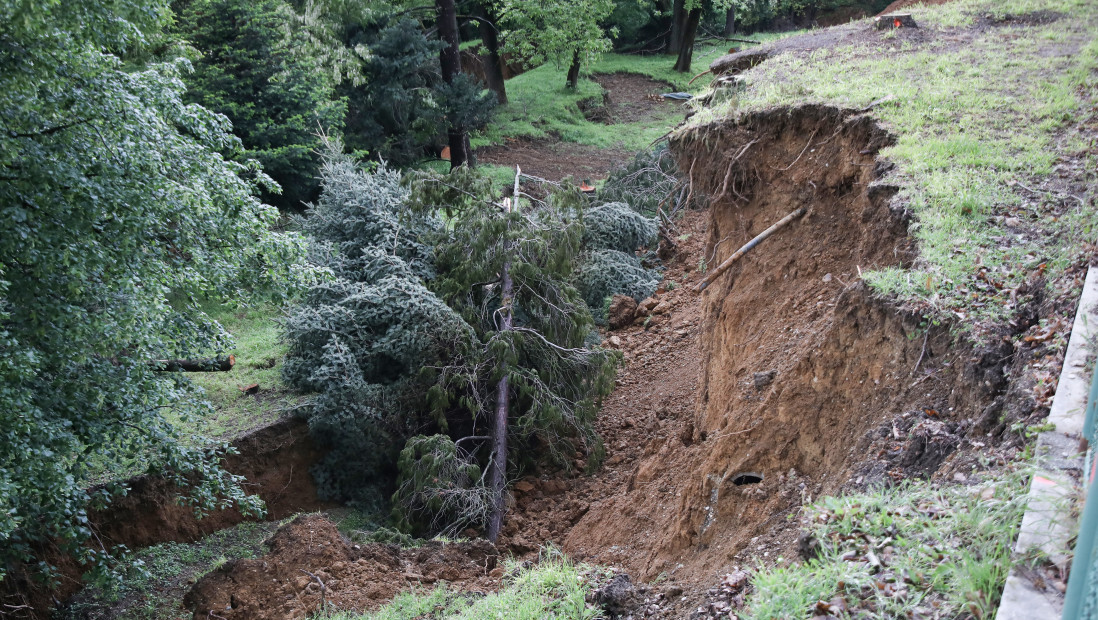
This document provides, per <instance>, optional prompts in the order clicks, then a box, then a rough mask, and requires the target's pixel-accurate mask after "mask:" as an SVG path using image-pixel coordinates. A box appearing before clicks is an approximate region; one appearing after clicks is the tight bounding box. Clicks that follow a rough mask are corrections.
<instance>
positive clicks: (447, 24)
mask: <svg viewBox="0 0 1098 620" xmlns="http://www.w3.org/2000/svg"><path fill="white" fill-rule="evenodd" d="M435 10H436V11H437V12H438V38H439V39H441V40H442V43H443V47H442V51H441V52H439V64H440V65H442V79H443V81H445V82H446V83H447V84H451V83H453V81H454V76H455V75H458V74H459V73H461V52H460V51H459V50H458V25H457V11H456V10H455V8H454V0H435ZM446 133H447V137H448V141H449V143H450V169H451V170H453V169H454V168H457V167H458V166H461V165H462V164H464V163H467V162H469V135H468V134H467V133H466V131H465V128H464V127H460V126H455V125H453V124H451V125H450V127H449V128H448V129H447V132H446ZM469 163H470V164H471V162H469Z"/></svg>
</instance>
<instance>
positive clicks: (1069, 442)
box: [995, 268, 1098, 620]
mask: <svg viewBox="0 0 1098 620" xmlns="http://www.w3.org/2000/svg"><path fill="white" fill-rule="evenodd" d="M1096 333H1098V269H1094V268H1092V269H1090V270H1088V271H1087V279H1086V283H1085V284H1084V285H1083V294H1082V295H1080V297H1079V306H1078V309H1077V310H1076V313H1075V322H1074V323H1073V324H1072V328H1071V340H1070V341H1069V342H1068V349H1067V353H1066V354H1065V355H1064V367H1063V369H1062V370H1061V371H1060V381H1059V383H1058V384H1057V386H1056V395H1055V396H1054V397H1053V401H1052V407H1051V408H1050V410H1049V414H1048V421H1049V422H1051V423H1052V424H1054V425H1055V426H1056V430H1053V431H1048V432H1044V433H1041V434H1040V435H1038V436H1037V449H1036V453H1035V454H1036V457H1037V471H1035V472H1034V476H1033V481H1032V482H1031V483H1030V487H1029V497H1028V500H1029V503H1028V507H1027V508H1026V514H1025V516H1024V517H1022V526H1021V529H1020V530H1019V532H1018V540H1017V542H1016V543H1015V545H1014V553H1015V556H1018V555H1020V554H1023V553H1025V552H1027V551H1029V550H1031V549H1034V548H1036V549H1038V550H1040V551H1041V552H1043V553H1045V554H1046V555H1047V556H1048V558H1049V559H1050V560H1051V561H1052V562H1054V563H1055V564H1057V565H1060V567H1061V568H1063V569H1066V568H1067V562H1068V560H1069V558H1070V554H1069V553H1068V551H1069V549H1070V546H1069V543H1070V541H1071V537H1072V535H1073V534H1074V530H1075V528H1074V525H1075V524H1074V520H1073V519H1072V517H1071V514H1070V512H1071V502H1070V501H1069V499H1068V498H1069V497H1070V496H1071V495H1072V494H1073V493H1075V492H1076V490H1077V489H1078V488H1079V482H1078V480H1077V479H1076V478H1075V477H1073V476H1071V472H1072V471H1076V472H1082V470H1083V467H1084V464H1085V455H1084V454H1083V453H1082V452H1080V450H1079V448H1080V439H1081V438H1082V430H1083V421H1084V418H1085V413H1086V400H1087V393H1088V392H1089V390H1090V375H1089V374H1088V373H1087V372H1086V368H1085V365H1086V359H1087V355H1088V354H1089V353H1090V348H1091V346H1092V345H1093V344H1094V342H1095V335H1096ZM1047 590H1048V588H1040V589H1038V588H1037V587H1036V586H1035V585H1034V583H1033V580H1032V579H1031V578H1030V577H1029V576H1027V571H1026V569H1025V567H1024V566H1020V565H1017V564H1016V565H1015V566H1014V567H1013V568H1012V569H1011V571H1010V575H1008V576H1007V581H1006V586H1005V587H1004V589H1003V598H1002V601H1001V602H1000V603H999V611H998V613H997V614H996V616H995V618H996V620H1045V619H1047V620H1054V619H1058V618H1060V616H1061V615H1062V613H1063V606H1064V597H1063V594H1061V593H1059V592H1056V591H1051V592H1049V591H1047Z"/></svg>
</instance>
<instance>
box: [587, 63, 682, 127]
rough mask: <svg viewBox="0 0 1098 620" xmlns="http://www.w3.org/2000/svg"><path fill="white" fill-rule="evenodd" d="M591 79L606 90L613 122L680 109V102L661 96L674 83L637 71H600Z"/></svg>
mask: <svg viewBox="0 0 1098 620" xmlns="http://www.w3.org/2000/svg"><path fill="white" fill-rule="evenodd" d="M591 79H592V80H594V81H595V82H597V83H598V85H599V86H601V87H602V88H603V90H605V91H606V103H607V107H608V108H609V112H610V117H611V118H612V119H613V122H614V123H635V122H637V121H649V120H653V118H655V117H658V116H660V115H661V113H663V114H664V115H666V116H671V114H674V113H678V112H680V111H681V107H682V106H681V104H680V103H679V102H676V101H668V100H665V99H663V98H662V97H660V94H661V93H666V92H668V91H670V90H673V89H672V88H671V85H669V84H667V83H665V82H660V81H659V80H653V79H652V78H649V77H647V76H644V75H637V74H634V73H597V74H595V75H592V76H591Z"/></svg>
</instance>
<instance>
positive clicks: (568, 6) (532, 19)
mask: <svg viewBox="0 0 1098 620" xmlns="http://www.w3.org/2000/svg"><path fill="white" fill-rule="evenodd" d="M495 2H496V7H497V8H496V14H497V15H498V16H499V21H498V24H499V26H500V28H502V29H503V41H504V42H503V46H502V49H503V51H505V52H510V53H512V54H514V55H515V56H516V57H518V58H523V59H526V61H527V62H529V63H530V64H532V65H539V64H541V63H543V62H555V63H557V64H558V65H560V64H567V65H568V76H567V79H566V85H567V86H568V87H569V88H575V87H576V83H577V81H578V80H579V71H580V67H581V66H582V64H583V63H586V62H590V61H591V60H593V59H594V58H595V57H596V56H597V55H598V54H599V53H601V52H605V51H608V50H609V49H610V39H609V38H608V34H610V35H611V36H612V34H613V33H607V32H605V31H604V30H603V28H602V25H601V24H602V21H603V20H605V19H606V18H607V17H608V16H609V15H610V13H611V12H612V11H613V10H614V1H613V0H552V1H550V2H526V1H524V0H495Z"/></svg>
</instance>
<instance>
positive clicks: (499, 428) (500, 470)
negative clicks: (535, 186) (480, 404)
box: [488, 166, 522, 543]
mask: <svg viewBox="0 0 1098 620" xmlns="http://www.w3.org/2000/svg"><path fill="white" fill-rule="evenodd" d="M521 174H522V169H521V168H519V167H518V166H515V192H514V194H513V195H512V198H511V199H510V200H507V199H504V200H506V202H505V204H506V206H507V212H508V213H510V212H511V207H512V205H514V206H515V207H518V196H519V176H520V175H521ZM513 287H514V283H513V282H512V281H511V261H510V259H507V260H504V262H503V273H501V274H500V294H501V295H502V296H503V299H502V308H501V309H500V310H501V311H500V314H501V315H502V319H501V324H500V331H501V332H508V331H511V326H512V318H513V316H512V313H511V296H512V294H513ZM509 390H510V384H509V382H508V379H507V374H506V372H505V373H504V374H503V376H502V377H500V380H499V384H498V385H496V419H495V420H494V421H493V424H492V471H490V472H489V473H488V484H489V486H490V488H491V490H492V512H491V514H489V515H488V540H490V541H492V542H493V543H494V542H496V540H497V539H498V538H499V531H500V530H501V529H502V528H503V509H504V501H503V499H504V490H505V487H506V484H507V410H508V409H510V404H511V395H510V391H509Z"/></svg>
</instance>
